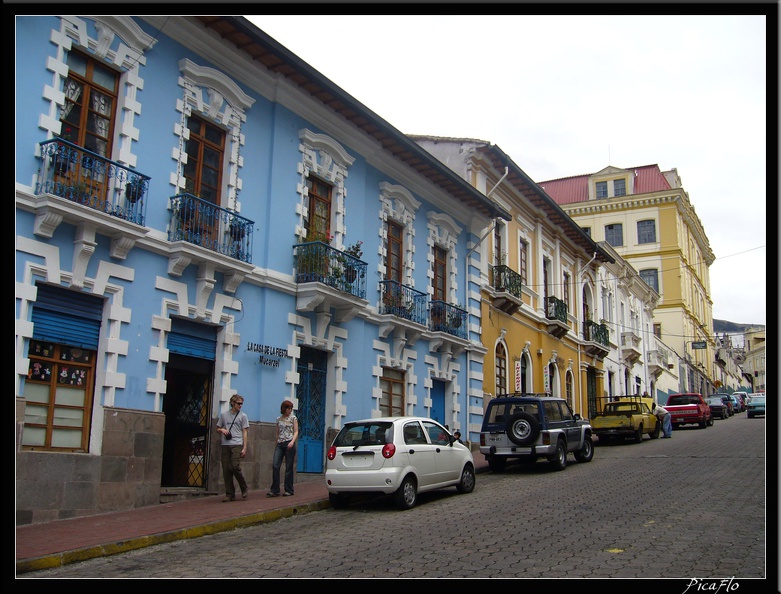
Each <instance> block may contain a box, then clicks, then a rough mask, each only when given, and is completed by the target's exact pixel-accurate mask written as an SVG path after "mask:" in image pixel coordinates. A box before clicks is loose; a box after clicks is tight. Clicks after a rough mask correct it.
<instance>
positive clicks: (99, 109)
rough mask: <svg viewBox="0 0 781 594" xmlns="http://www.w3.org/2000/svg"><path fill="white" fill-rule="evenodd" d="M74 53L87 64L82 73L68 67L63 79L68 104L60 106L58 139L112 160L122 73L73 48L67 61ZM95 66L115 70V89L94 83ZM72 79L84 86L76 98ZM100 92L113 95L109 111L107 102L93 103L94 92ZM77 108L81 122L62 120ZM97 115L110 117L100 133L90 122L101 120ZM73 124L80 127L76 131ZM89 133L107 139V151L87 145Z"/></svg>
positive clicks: (105, 117) (103, 69)
mask: <svg viewBox="0 0 781 594" xmlns="http://www.w3.org/2000/svg"><path fill="white" fill-rule="evenodd" d="M72 56H74V57H75V56H79V57H80V58H83V59H84V60H85V64H86V65H85V72H84V73H83V74H82V73H79V72H76V71H75V70H74V69H73V67H70V66H69V68H68V76H67V77H66V78H65V80H64V82H63V93H64V95H65V105H64V106H63V107H62V108H61V109H60V122H61V128H60V134H59V138H62V139H63V140H68V141H70V142H72V143H73V144H75V145H77V146H80V147H83V148H84V149H86V150H88V151H91V152H93V153H95V154H98V155H100V156H102V157H105V158H106V159H109V158H111V154H112V150H113V141H114V128H115V126H116V116H117V103H118V101H119V92H118V89H119V78H120V75H119V73H118V72H115V71H113V70H112V69H111V68H109V67H108V66H107V65H106V64H104V63H103V62H101V61H99V60H96V59H95V58H93V57H91V56H88V55H87V54H84V53H82V52H77V51H74V50H71V51H70V52H69V53H68V57H67V58H66V62H67V61H68V59H70V58H71V57H72ZM96 67H98V68H99V69H100V70H101V71H103V72H107V73H108V72H110V73H112V75H113V80H114V88H113V89H109V88H107V87H104V86H103V85H102V84H100V83H98V82H95V70H96ZM69 80H73V81H75V82H76V83H78V84H81V85H82V88H81V92H80V93H79V95H78V96H77V97H74V96H73V94H72V92H71V91H70V90H69V89H68V81H69ZM98 93H101V94H103V95H106V96H107V97H110V98H111V106H110V108H109V109H108V112H104V110H103V106H105V103H104V102H101V103H100V104H99V105H93V101H92V99H93V98H94V95H95V94H98ZM68 105H71V106H73V107H71V108H70V109H68ZM76 107H78V108H79V118H78V123H76V122H73V121H70V120H68V119H63V118H67V117H68V116H69V115H70V114H72V113H73V112H74V110H75V109H76ZM90 116H92V117H90ZM97 118H100V119H101V120H103V119H107V120H108V130H107V131H105V133H100V134H97V133H96V131H95V130H90V124H89V122H90V119H95V121H98V120H97ZM74 127H75V128H76V129H77V131H74V130H73V128H74ZM88 136H92V137H95V138H100V139H101V140H103V141H105V143H106V147H105V151H104V152H102V153H101V152H100V151H99V150H97V147H90V146H88V144H89V143H88Z"/></svg>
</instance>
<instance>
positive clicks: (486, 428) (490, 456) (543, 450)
mask: <svg viewBox="0 0 781 594" xmlns="http://www.w3.org/2000/svg"><path fill="white" fill-rule="evenodd" d="M569 452H573V453H574V455H575V459H576V460H577V461H578V462H590V461H591V459H592V458H593V457H594V443H593V441H592V434H591V424H590V423H589V421H588V419H583V418H581V416H580V415H579V414H573V412H572V409H571V408H570V407H569V404H567V401H566V400H564V399H562V398H553V397H551V396H546V395H545V394H521V393H515V394H508V395H506V396H501V397H498V398H494V399H493V400H491V401H490V402H489V403H488V409H487V410H486V411H485V416H484V417H483V428H482V430H481V432H480V453H481V454H483V455H485V459H486V460H487V461H488V467H489V468H490V469H491V470H494V471H500V470H502V469H504V467H505V464H506V463H507V460H508V459H510V458H515V459H518V460H521V461H523V462H536V461H537V459H538V458H539V457H544V458H545V459H547V460H548V462H549V463H550V464H551V466H553V468H555V469H556V470H564V469H565V468H566V467H567V454H568V453H569Z"/></svg>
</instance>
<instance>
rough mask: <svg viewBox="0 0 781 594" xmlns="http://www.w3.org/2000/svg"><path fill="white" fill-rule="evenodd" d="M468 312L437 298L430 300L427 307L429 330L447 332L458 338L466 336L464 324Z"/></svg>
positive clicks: (465, 323) (465, 324)
mask: <svg viewBox="0 0 781 594" xmlns="http://www.w3.org/2000/svg"><path fill="white" fill-rule="evenodd" d="M468 315H469V313H468V312H467V311H466V310H465V309H461V308H460V307H456V306H455V305H451V304H449V303H445V302H444V301H441V300H439V299H436V300H432V301H431V306H430V307H429V320H430V327H431V330H432V331H434V332H447V333H448V334H452V335H453V336H458V337H459V338H466V330H467V328H466V326H467V320H468V317H467V316H468Z"/></svg>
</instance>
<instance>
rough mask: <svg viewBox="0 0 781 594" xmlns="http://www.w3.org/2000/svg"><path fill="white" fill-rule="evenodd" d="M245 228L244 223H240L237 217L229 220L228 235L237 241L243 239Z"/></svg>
mask: <svg viewBox="0 0 781 594" xmlns="http://www.w3.org/2000/svg"><path fill="white" fill-rule="evenodd" d="M246 231H247V229H246V228H245V226H244V225H242V224H241V223H240V222H239V221H238V220H237V219H235V218H234V219H233V220H231V223H230V236H231V239H232V240H233V241H234V242H236V243H238V242H240V241H241V240H242V239H244V234H245V233H246Z"/></svg>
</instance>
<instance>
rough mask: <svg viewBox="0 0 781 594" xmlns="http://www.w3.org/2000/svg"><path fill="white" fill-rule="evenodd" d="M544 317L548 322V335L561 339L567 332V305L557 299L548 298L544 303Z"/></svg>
mask: <svg viewBox="0 0 781 594" xmlns="http://www.w3.org/2000/svg"><path fill="white" fill-rule="evenodd" d="M545 317H546V318H547V320H548V333H549V334H552V335H553V336H555V337H556V338H561V337H562V336H564V335H565V334H566V333H567V332H569V325H568V324H567V304H566V303H565V302H564V301H562V300H561V299H558V298H557V297H548V298H547V299H546V301H545Z"/></svg>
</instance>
